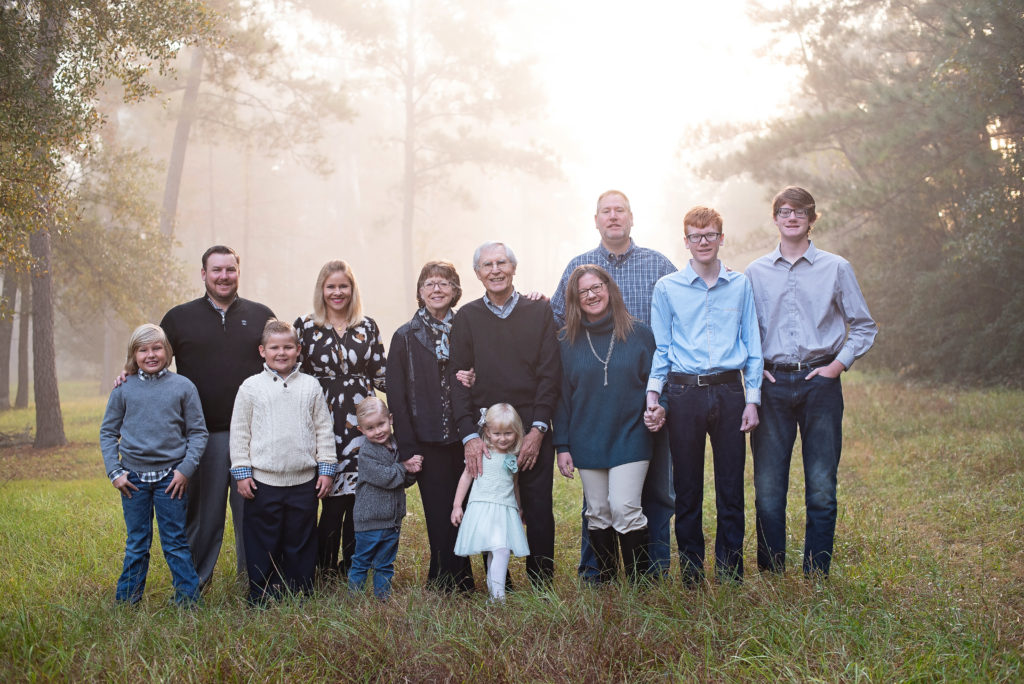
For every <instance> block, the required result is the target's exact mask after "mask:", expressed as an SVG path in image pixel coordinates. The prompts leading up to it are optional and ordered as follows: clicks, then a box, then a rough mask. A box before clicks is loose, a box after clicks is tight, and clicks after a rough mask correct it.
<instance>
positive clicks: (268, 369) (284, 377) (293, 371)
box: [263, 361, 301, 382]
mask: <svg viewBox="0 0 1024 684" xmlns="http://www.w3.org/2000/svg"><path fill="white" fill-rule="evenodd" d="M300 365H301V364H298V363H296V364H295V367H294V368H292V369H291V370H290V371H288V375H281V374H280V373H278V372H277V371H276V370H274V369H273V368H271V367H270V366H268V365H267V362H266V361H264V362H263V370H265V371H266V372H268V373H270V374H271V375H273V376H275V377H277V378H280V379H281V380H283V381H285V382H288V381H289V380H291V378H292V376H293V375H295V374H296V373H298V372H299V366H300Z"/></svg>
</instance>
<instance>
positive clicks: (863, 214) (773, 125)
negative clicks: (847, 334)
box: [702, 0, 1024, 385]
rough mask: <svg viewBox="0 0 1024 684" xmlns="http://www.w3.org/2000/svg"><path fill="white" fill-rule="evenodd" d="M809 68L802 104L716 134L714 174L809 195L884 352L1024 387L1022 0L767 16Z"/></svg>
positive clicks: (876, 357)
mask: <svg viewBox="0 0 1024 684" xmlns="http://www.w3.org/2000/svg"><path fill="white" fill-rule="evenodd" d="M756 16H757V18H759V19H760V20H761V21H763V22H764V23H765V24H766V25H767V26H768V27H770V28H771V30H772V31H773V36H772V40H773V47H774V49H775V51H776V53H777V54H780V55H781V56H783V57H784V58H785V59H787V60H788V61H790V62H791V63H793V64H795V65H798V66H799V67H800V69H801V71H802V74H803V77H802V81H801V82H799V83H793V84H787V83H780V84H779V87H780V88H789V89H790V90H791V91H792V92H793V94H794V97H793V101H792V111H791V113H790V114H788V115H786V116H783V117H782V118H780V119H778V120H776V121H771V122H768V123H767V124H764V125H760V126H758V127H756V128H755V129H751V130H742V129H736V128H728V129H727V128H708V129H707V130H705V131H703V134H704V137H703V142H705V143H712V144H714V145H717V146H718V150H719V152H720V154H719V156H718V157H717V158H715V159H712V160H710V161H708V162H706V163H705V164H704V165H703V166H702V171H703V172H704V173H706V174H707V175H709V176H712V177H716V178H724V177H728V176H732V175H737V174H740V173H744V172H746V173H749V174H750V175H751V176H753V177H754V178H755V179H757V180H759V181H762V182H764V183H768V184H773V185H777V186H779V187H781V186H783V185H789V184H797V185H803V186H805V187H808V188H809V189H810V190H811V191H812V193H813V194H814V195H815V197H816V198H817V199H818V201H819V209H820V208H821V207H824V208H825V209H826V211H825V212H824V218H823V219H822V220H821V221H820V222H819V226H818V227H817V228H816V230H818V231H827V232H829V233H838V234H839V235H838V240H840V241H842V242H845V246H844V252H845V253H846V254H847V256H849V257H850V258H851V260H852V261H853V262H854V264H855V266H856V267H857V269H858V272H859V274H860V281H861V285H862V286H863V288H864V290H865V292H866V294H867V295H868V300H869V304H870V305H871V308H872V312H873V313H874V314H875V316H876V318H877V319H878V320H879V322H880V324H881V328H882V334H881V335H880V336H879V340H878V343H877V345H876V349H875V350H873V351H872V354H871V357H870V358H871V359H872V360H873V361H875V362H880V363H882V364H884V365H885V366H888V367H890V368H893V369H897V370H899V371H901V372H904V373H907V374H911V375H918V376H922V377H937V378H950V377H957V378H959V379H963V380H968V381H973V382H992V383H1009V384H1014V385H1021V384H1024V371H1022V370H1021V369H1022V368H1024V342H1022V338H1021V337H1020V335H1019V333H1020V331H1021V325H1022V321H1024V305H1022V303H1024V283H1022V282H1021V281H1020V279H1018V278H1015V277H1013V276H1012V273H1013V272H1014V271H1015V270H1016V268H1017V266H1018V265H1019V264H1020V263H1021V257H1022V251H1024V231H1022V229H1024V225H1022V221H1024V217H1022V205H1024V197H1022V192H1024V174H1022V170H1024V120H1022V118H1021V112H1024V13H1022V12H1021V11H1020V3H1019V2H1016V1H1015V0H996V1H992V2H990V1H988V0H912V1H911V2H902V1H901V2H896V1H894V0H893V1H885V2H864V1H862V0H831V1H829V2H823V3H817V2H815V3H803V2H801V3H793V4H790V5H787V6H786V7H785V8H784V9H779V10H768V9H764V8H760V9H759V10H758V11H757V13H756Z"/></svg>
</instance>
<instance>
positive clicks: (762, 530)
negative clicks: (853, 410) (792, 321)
mask: <svg viewBox="0 0 1024 684" xmlns="http://www.w3.org/2000/svg"><path fill="white" fill-rule="evenodd" d="M774 376H775V382H774V383H771V382H768V381H767V380H765V382H764V383H763V384H762V387H761V411H760V416H761V424H760V425H759V426H758V427H757V429H756V430H754V434H753V437H752V439H751V446H752V447H753V451H754V495H755V496H754V502H755V507H756V509H757V518H756V520H757V565H758V567H759V568H761V569H762V570H772V571H775V572H781V571H783V570H784V569H785V567H786V494H787V492H788V491H789V467H790V459H791V458H792V455H793V444H794V442H795V441H796V433H797V429H799V430H800V440H801V442H802V444H803V462H804V482H805V490H806V491H805V498H806V504H807V530H806V533H805V536H804V561H803V568H804V572H806V573H812V572H821V573H824V574H828V572H829V567H830V565H831V563H832V547H833V542H834V540H835V531H836V511H837V504H836V473H837V471H838V470H839V455H840V451H841V450H842V444H843V388H842V384H841V383H840V381H839V378H835V379H832V378H826V377H823V376H821V375H816V376H815V377H813V378H811V379H810V380H805V379H804V378H805V377H806V376H807V371H802V372H797V373H781V372H780V373H775V374H774Z"/></svg>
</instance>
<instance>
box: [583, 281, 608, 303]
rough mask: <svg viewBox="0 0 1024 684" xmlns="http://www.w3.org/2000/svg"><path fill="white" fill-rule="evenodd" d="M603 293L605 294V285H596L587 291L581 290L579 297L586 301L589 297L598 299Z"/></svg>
mask: <svg viewBox="0 0 1024 684" xmlns="http://www.w3.org/2000/svg"><path fill="white" fill-rule="evenodd" d="M602 292H604V283H597V284H595V285H591V286H590V287H588V288H587V289H585V290H580V291H579V296H580V299H585V298H586V297H587V296H588V295H594V296H595V297H598V296H600V295H601V293H602Z"/></svg>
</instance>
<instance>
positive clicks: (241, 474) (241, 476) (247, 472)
mask: <svg viewBox="0 0 1024 684" xmlns="http://www.w3.org/2000/svg"><path fill="white" fill-rule="evenodd" d="M221 472H223V471H221ZM231 477H233V478H235V482H240V481H242V480H245V479H247V478H250V477H252V467H251V466H238V467H237V468H232V469H231Z"/></svg>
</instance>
